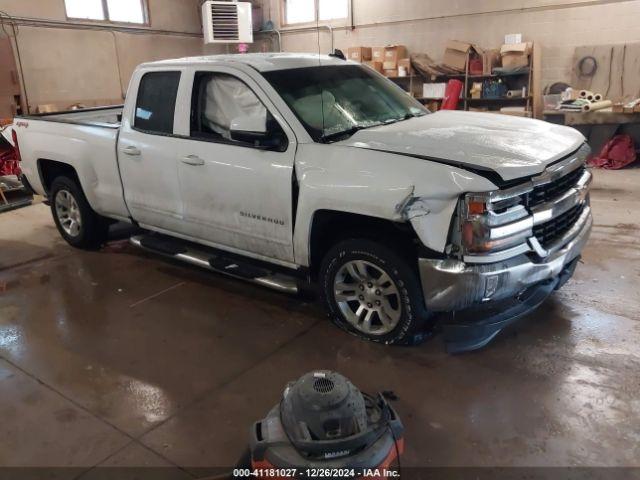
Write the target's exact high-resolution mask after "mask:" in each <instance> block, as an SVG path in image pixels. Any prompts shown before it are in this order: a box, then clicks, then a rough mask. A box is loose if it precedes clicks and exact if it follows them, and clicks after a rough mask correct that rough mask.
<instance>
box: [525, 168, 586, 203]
mask: <svg viewBox="0 0 640 480" xmlns="http://www.w3.org/2000/svg"><path fill="white" fill-rule="evenodd" d="M585 170H586V169H585V167H581V168H577V169H576V170H574V171H573V172H570V173H569V174H567V175H565V176H564V177H561V178H558V179H557V180H555V181H553V182H551V183H547V184H544V185H540V186H538V187H535V188H534V189H533V191H531V192H529V193H528V194H527V206H528V207H530V208H531V207H535V206H536V205H540V204H543V203H546V202H549V201H551V200H553V199H555V198H557V197H559V196H561V195H562V194H563V193H565V192H566V191H567V190H569V189H570V188H571V187H573V186H574V185H575V184H576V183H577V182H578V180H579V179H580V177H582V174H583V173H584V171H585Z"/></svg>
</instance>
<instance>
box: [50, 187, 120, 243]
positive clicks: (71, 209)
mask: <svg viewBox="0 0 640 480" xmlns="http://www.w3.org/2000/svg"><path fill="white" fill-rule="evenodd" d="M49 198H50V201H51V212H52V213H53V219H54V221H55V223H56V227H58V231H59V232H60V235H62V237H63V238H64V239H65V240H66V241H67V243H69V244H70V245H72V246H74V247H76V248H85V249H92V248H97V247H99V246H100V245H102V243H104V241H105V240H106V239H107V231H108V222H107V219H105V218H103V217H101V216H100V215H98V214H97V213H96V212H94V211H93V209H92V208H91V206H90V205H89V202H87V199H86V197H85V196H84V192H83V191H82V189H81V188H80V187H79V186H78V184H77V183H76V182H75V181H74V180H73V179H71V178H69V177H57V178H56V179H55V180H54V181H53V183H52V184H51V189H50V196H49Z"/></svg>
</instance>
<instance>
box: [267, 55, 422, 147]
mask: <svg viewBox="0 0 640 480" xmlns="http://www.w3.org/2000/svg"><path fill="white" fill-rule="evenodd" d="M263 75H264V77H265V78H266V79H267V81H268V82H269V83H270V84H271V85H272V86H273V88H275V90H276V91H277V92H278V93H279V94H280V96H281V97H282V98H283V99H284V101H285V102H286V103H287V104H288V105H289V107H290V108H291V110H293V112H294V113H295V114H296V116H297V117H298V119H299V120H300V121H301V122H302V124H303V125H304V127H305V128H306V130H307V131H308V132H309V135H311V137H312V138H313V139H314V141H316V142H323V141H332V140H341V139H343V138H345V137H347V136H350V135H353V134H354V133H355V132H356V131H358V130H360V129H363V128H368V127H373V126H376V125H383V124H388V123H392V122H396V121H400V120H406V119H408V118H411V117H415V116H422V115H425V114H427V113H429V111H428V110H427V109H426V108H425V107H423V106H422V105H421V104H420V103H419V102H417V101H416V100H414V99H413V98H411V97H410V96H409V95H407V93H406V92H404V91H403V90H402V89H400V87H398V86H396V85H394V84H393V83H392V82H391V81H390V80H387V79H385V78H383V77H381V76H380V75H378V74H377V73H375V72H374V71H373V70H370V69H369V68H368V67H361V66H359V65H348V64H347V65H335V66H334V65H332V66H318V67H306V68H296V69H290V70H276V71H273V72H265V73H263ZM323 113H324V114H323Z"/></svg>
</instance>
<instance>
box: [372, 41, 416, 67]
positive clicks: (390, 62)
mask: <svg viewBox="0 0 640 480" xmlns="http://www.w3.org/2000/svg"><path fill="white" fill-rule="evenodd" d="M407 57H408V55H407V47H405V46H404V45H389V46H386V47H384V60H383V61H384V69H385V70H392V69H397V68H398V62H399V61H400V60H401V59H403V58H407ZM374 60H377V59H375V58H374Z"/></svg>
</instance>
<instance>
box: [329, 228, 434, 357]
mask: <svg viewBox="0 0 640 480" xmlns="http://www.w3.org/2000/svg"><path fill="white" fill-rule="evenodd" d="M319 283H320V287H321V292H322V299H323V302H324V304H325V308H326V309H327V311H328V314H329V316H330V318H331V320H332V321H333V322H334V323H335V324H336V325H338V326H339V327H340V328H342V329H344V330H347V331H348V332H350V333H352V334H355V335H357V336H359V337H362V338H365V339H367V340H371V341H374V342H379V343H385V344H404V345H414V344H417V343H420V342H422V341H423V340H424V338H425V337H426V336H427V332H426V331H425V326H426V321H427V319H428V317H429V315H428V313H427V311H426V308H425V307H424V302H423V295H422V291H421V288H420V282H419V280H418V275H417V273H416V272H415V269H412V268H411V267H410V266H409V264H408V263H407V261H405V260H404V259H403V258H402V257H400V256H399V255H397V254H396V253H395V252H393V251H392V250H391V249H390V248H388V247H387V246H385V245H382V244H380V243H377V242H373V241H370V240H365V239H351V240H345V241H343V242H340V243H339V244H337V245H335V246H334V247H333V248H331V249H330V250H329V252H328V253H327V254H326V256H325V258H324V260H323V262H322V266H321V268H320V276H319Z"/></svg>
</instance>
